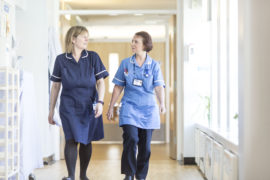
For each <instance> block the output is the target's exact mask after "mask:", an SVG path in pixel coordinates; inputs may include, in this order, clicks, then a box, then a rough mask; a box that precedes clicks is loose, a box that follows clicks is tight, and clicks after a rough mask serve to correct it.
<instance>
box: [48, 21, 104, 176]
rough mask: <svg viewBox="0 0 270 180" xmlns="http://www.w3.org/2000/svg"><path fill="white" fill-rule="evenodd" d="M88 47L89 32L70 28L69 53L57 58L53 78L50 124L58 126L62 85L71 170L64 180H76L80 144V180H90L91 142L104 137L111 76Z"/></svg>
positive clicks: (62, 112)
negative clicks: (107, 82)
mask: <svg viewBox="0 0 270 180" xmlns="http://www.w3.org/2000/svg"><path fill="white" fill-rule="evenodd" d="M87 45H88V31H87V29H86V28H85V27H82V26H73V27H71V28H70V29H69V30H68V32H67V34H66V39H65V46H66V47H65V51H66V52H65V53H63V54H60V55H59V56H57V58H56V61H55V65H54V71H53V74H52V76H51V80H52V81H53V85H52V90H51V97H50V112H49V117H48V120H49V123H50V124H55V122H54V121H53V115H54V108H55V103H56V100H57V97H58V93H59V90H60V87H61V85H62V92H61V102H60V117H61V121H62V125H63V130H64V134H65V139H66V144H65V150H64V151H65V160H66V165H67V170H68V177H65V178H63V180H74V179H75V166H76V160H77V145H78V143H80V148H79V156H80V179H81V180H88V178H87V176H86V170H87V167H88V164H89V162H90V158H91V154H92V144H91V141H97V140H100V139H102V138H103V137H104V133H103V122H102V116H101V115H102V111H103V104H104V103H103V98H104V92H105V84H104V78H106V77H107V76H108V72H107V71H106V69H105V67H104V65H103V64H102V62H101V60H100V58H99V56H98V54H97V53H95V52H93V51H87V50H86V48H87ZM95 104H96V105H95ZM94 105H95V106H94ZM94 107H95V108H94Z"/></svg>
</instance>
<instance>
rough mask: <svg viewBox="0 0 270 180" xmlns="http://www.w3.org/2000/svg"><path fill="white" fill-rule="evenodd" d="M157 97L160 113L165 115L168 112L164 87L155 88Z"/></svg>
mask: <svg viewBox="0 0 270 180" xmlns="http://www.w3.org/2000/svg"><path fill="white" fill-rule="evenodd" d="M155 92H156V96H157V99H158V102H159V111H160V113H162V114H164V113H165V112H166V108H165V92H164V88H163V86H156V87H155Z"/></svg>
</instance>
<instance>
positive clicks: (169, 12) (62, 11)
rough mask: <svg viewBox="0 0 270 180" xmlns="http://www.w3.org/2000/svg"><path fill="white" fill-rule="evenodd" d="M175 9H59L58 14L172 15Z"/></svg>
mask: <svg viewBox="0 0 270 180" xmlns="http://www.w3.org/2000/svg"><path fill="white" fill-rule="evenodd" d="M176 12H177V11H176V10H153V9H149V10H60V11H59V14H60V15H65V14H70V15H110V14H118V15H123V14H166V15H174V14H176Z"/></svg>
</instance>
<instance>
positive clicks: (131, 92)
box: [113, 55, 164, 129]
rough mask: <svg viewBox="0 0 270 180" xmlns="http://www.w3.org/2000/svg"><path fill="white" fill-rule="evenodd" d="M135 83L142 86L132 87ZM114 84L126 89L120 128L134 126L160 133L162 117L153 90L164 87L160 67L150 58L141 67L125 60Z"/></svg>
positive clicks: (133, 60)
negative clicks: (135, 81) (140, 83)
mask: <svg viewBox="0 0 270 180" xmlns="http://www.w3.org/2000/svg"><path fill="white" fill-rule="evenodd" d="M134 79H137V80H139V81H142V86H135V85H133V82H134ZM113 83H114V84H116V85H119V86H124V87H125V89H124V96H123V98H122V100H121V103H122V106H121V109H120V119H119V125H120V126H122V125H126V124H127V125H133V126H136V127H139V128H143V129H159V128H160V115H159V108H158V105H157V102H156V97H155V92H154V88H155V87H156V86H164V80H163V77H162V73H161V69H160V65H159V63H158V62H157V61H155V60H153V59H152V58H151V57H150V56H149V55H147V56H146V60H145V62H144V64H143V65H142V66H141V67H140V66H139V65H138V64H137V62H136V57H135V55H133V56H132V57H129V58H126V59H124V60H123V61H122V62H121V64H120V66H119V68H118V70H117V72H116V74H115V77H114V79H113Z"/></svg>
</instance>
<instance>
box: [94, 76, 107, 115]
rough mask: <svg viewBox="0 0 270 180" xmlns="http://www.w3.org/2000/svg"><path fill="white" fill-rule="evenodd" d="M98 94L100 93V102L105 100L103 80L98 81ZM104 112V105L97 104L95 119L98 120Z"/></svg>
mask: <svg viewBox="0 0 270 180" xmlns="http://www.w3.org/2000/svg"><path fill="white" fill-rule="evenodd" d="M96 85H97V92H98V101H102V102H103V99H104V94H105V82H104V79H103V78H100V79H99V80H97V83H96ZM102 112H103V104H101V103H97V104H96V109H95V118H98V117H99V116H100V115H101V114H102Z"/></svg>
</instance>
